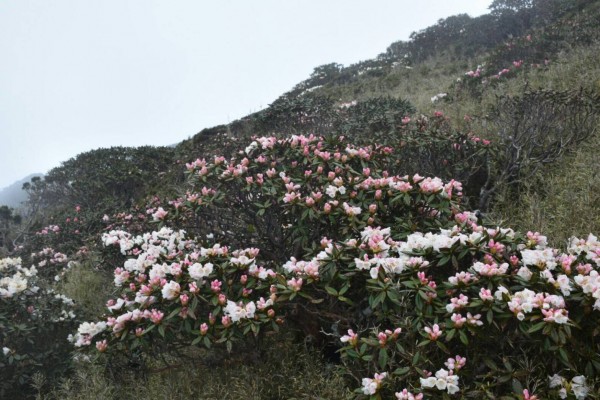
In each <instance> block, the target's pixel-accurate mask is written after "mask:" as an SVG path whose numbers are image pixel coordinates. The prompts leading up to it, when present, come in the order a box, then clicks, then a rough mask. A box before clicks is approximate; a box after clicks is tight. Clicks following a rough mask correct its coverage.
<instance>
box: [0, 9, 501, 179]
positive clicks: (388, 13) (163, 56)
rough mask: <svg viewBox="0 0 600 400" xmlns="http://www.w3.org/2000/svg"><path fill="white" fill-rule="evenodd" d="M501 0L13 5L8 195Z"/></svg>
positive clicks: (265, 99)
mask: <svg viewBox="0 0 600 400" xmlns="http://www.w3.org/2000/svg"><path fill="white" fill-rule="evenodd" d="M490 3H491V0H420V1H408V0H368V1H367V0H303V1H299V0H229V1H228V0H220V1H219V0H213V1H204V0H196V1H191V0H190V1H183V0H172V1H167V0H164V1H158V0H156V1H154V0H139V1H133V0H132V1H128V0H95V1H92V0H70V1H69V0H53V1H48V0H38V1H30V0H0V188H2V187H5V186H7V185H9V184H11V183H12V182H14V181H16V180H18V179H21V178H23V177H25V176H26V175H28V174H30V173H34V172H42V173H44V172H47V171H48V170H49V169H51V168H53V167H55V166H58V165H60V163H61V162H62V161H65V160H68V159H69V158H71V157H73V156H75V155H77V154H79V153H81V152H84V151H88V150H92V149H96V148H100V147H110V146H140V145H169V144H173V143H177V142H179V141H181V140H183V139H186V138H188V137H190V136H192V135H194V134H195V133H197V132H199V131H200V130H202V129H203V128H207V127H211V126H214V125H218V124H221V123H227V122H230V121H232V120H235V119H237V118H240V117H242V116H244V115H246V114H248V113H250V112H254V111H257V110H259V109H262V108H264V107H266V106H267V105H268V104H269V103H271V102H273V101H274V100H275V99H276V98H277V97H278V96H279V95H281V94H282V93H284V92H286V91H288V90H290V89H291V88H292V87H293V86H294V85H295V84H297V83H299V82H300V81H302V80H304V79H306V78H308V76H309V75H310V74H311V72H312V71H313V68H314V67H316V66H319V65H322V64H326V63H330V62H338V63H341V64H344V65H349V64H352V63H355V62H358V61H361V60H366V59H370V58H374V57H375V56H377V55H378V54H379V53H382V52H384V51H385V49H386V48H387V47H388V46H389V45H390V44H391V43H392V42H394V41H397V40H407V39H408V36H409V35H410V33H411V32H412V31H418V30H420V29H424V28H426V27H428V26H430V25H432V24H434V23H435V22H436V21H437V20H438V19H440V18H445V17H448V16H450V15H456V14H459V13H468V14H469V15H471V16H477V15H481V14H484V13H487V12H488V11H487V7H488V6H489V4H490Z"/></svg>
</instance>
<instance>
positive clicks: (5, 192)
mask: <svg viewBox="0 0 600 400" xmlns="http://www.w3.org/2000/svg"><path fill="white" fill-rule="evenodd" d="M36 176H40V177H41V176H44V175H43V174H31V175H27V176H26V177H25V178H23V179H20V180H18V181H16V182H13V183H12V184H10V185H8V186H6V187H4V188H1V189H0V205H6V206H9V207H12V208H15V209H17V208H19V207H20V206H21V203H22V202H24V201H26V200H27V192H26V191H24V190H23V184H24V183H26V182H29V181H31V178H33V177H36Z"/></svg>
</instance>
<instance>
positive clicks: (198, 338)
mask: <svg viewBox="0 0 600 400" xmlns="http://www.w3.org/2000/svg"><path fill="white" fill-rule="evenodd" d="M201 340H202V336H198V337H197V338H196V339H194V340H192V346H195V345H197V344H198V343H200V341H201Z"/></svg>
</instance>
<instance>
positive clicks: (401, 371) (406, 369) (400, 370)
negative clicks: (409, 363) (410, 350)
mask: <svg viewBox="0 0 600 400" xmlns="http://www.w3.org/2000/svg"><path fill="white" fill-rule="evenodd" d="M409 371H410V367H403V368H396V370H395V371H394V372H393V374H394V375H398V376H402V375H406V374H407V373H408V372H409Z"/></svg>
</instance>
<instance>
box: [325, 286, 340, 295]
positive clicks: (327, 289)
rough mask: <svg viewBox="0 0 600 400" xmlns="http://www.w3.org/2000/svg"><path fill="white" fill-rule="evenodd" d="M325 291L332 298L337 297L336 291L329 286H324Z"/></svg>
mask: <svg viewBox="0 0 600 400" xmlns="http://www.w3.org/2000/svg"><path fill="white" fill-rule="evenodd" d="M325 290H326V291H327V293H329V294H330V295H332V296H336V297H337V296H338V291H337V290H335V289H334V288H332V287H331V286H325Z"/></svg>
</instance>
